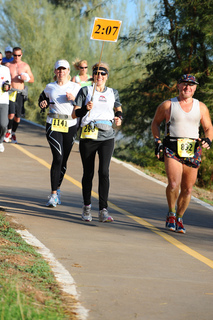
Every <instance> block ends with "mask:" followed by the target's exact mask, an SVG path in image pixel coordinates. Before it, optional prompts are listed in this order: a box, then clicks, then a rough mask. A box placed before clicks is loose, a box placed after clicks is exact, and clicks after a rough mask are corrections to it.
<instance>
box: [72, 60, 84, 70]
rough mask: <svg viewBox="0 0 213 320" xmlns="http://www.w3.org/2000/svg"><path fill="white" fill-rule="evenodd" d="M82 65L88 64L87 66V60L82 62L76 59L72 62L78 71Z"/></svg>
mask: <svg viewBox="0 0 213 320" xmlns="http://www.w3.org/2000/svg"><path fill="white" fill-rule="evenodd" d="M82 63H86V64H87V60H80V59H78V58H76V59H75V60H74V61H73V62H72V65H73V67H74V68H75V69H76V70H78V69H79V67H80V66H81V64H82Z"/></svg>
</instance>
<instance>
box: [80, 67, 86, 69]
mask: <svg viewBox="0 0 213 320" xmlns="http://www.w3.org/2000/svg"><path fill="white" fill-rule="evenodd" d="M87 68H88V67H80V69H87Z"/></svg>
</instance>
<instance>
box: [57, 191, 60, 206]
mask: <svg viewBox="0 0 213 320" xmlns="http://www.w3.org/2000/svg"><path fill="white" fill-rule="evenodd" d="M57 196H58V204H61V189H57Z"/></svg>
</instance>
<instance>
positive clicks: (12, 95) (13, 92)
mask: <svg viewBox="0 0 213 320" xmlns="http://www.w3.org/2000/svg"><path fill="white" fill-rule="evenodd" d="M16 97H17V91H12V92H11V93H10V94H9V100H10V101H13V102H15V101H16Z"/></svg>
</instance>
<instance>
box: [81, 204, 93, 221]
mask: <svg viewBox="0 0 213 320" xmlns="http://www.w3.org/2000/svg"><path fill="white" fill-rule="evenodd" d="M81 219H82V220H83V221H88V222H90V221H92V215H91V204H89V205H88V206H83V212H82V215H81Z"/></svg>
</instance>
